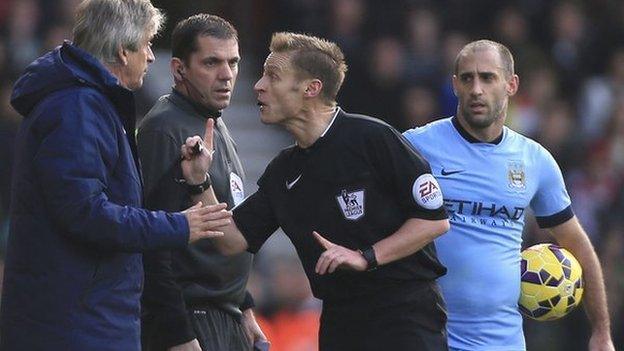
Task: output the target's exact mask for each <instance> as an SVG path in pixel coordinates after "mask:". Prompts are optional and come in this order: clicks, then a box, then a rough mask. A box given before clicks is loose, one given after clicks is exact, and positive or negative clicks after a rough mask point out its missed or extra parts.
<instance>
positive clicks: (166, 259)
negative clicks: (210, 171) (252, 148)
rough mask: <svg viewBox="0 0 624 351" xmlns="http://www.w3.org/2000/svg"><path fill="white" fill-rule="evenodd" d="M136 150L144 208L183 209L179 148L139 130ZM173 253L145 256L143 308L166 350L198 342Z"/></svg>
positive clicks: (164, 136) (163, 137)
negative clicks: (178, 177) (178, 173)
mask: <svg viewBox="0 0 624 351" xmlns="http://www.w3.org/2000/svg"><path fill="white" fill-rule="evenodd" d="M137 147H138V151H139V158H140V159H141V169H142V173H143V179H144V187H145V205H146V207H147V208H150V209H160V210H170V211H175V210H179V209H180V206H181V204H180V201H179V197H178V196H177V194H179V192H180V191H184V189H183V188H182V187H180V186H179V185H178V184H177V183H175V181H174V180H173V177H174V176H173V173H174V170H175V168H176V164H177V163H178V162H179V158H180V146H179V145H176V142H175V140H174V139H173V138H172V137H170V136H169V135H167V134H165V133H162V132H159V131H153V130H149V129H148V128H145V129H143V128H140V129H139V133H138V134H137ZM172 261H173V259H172V253H171V251H170V250H160V251H150V252H146V253H145V254H144V255H143V268H144V271H145V286H144V290H143V299H142V304H143V308H144V310H145V313H146V314H148V315H149V319H150V320H152V321H153V323H155V326H154V329H155V330H158V335H157V340H158V342H159V343H162V345H160V346H162V347H163V348H169V347H172V346H175V345H179V344H183V343H186V342H188V341H191V340H193V339H195V337H196V336H195V333H194V332H193V327H192V324H191V321H190V319H189V317H188V314H187V312H186V304H185V302H184V297H183V294H182V288H181V287H180V285H179V284H178V283H177V281H176V279H175V276H174V273H173V268H172V267H173V263H172Z"/></svg>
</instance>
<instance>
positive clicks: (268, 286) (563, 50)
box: [0, 0, 624, 351]
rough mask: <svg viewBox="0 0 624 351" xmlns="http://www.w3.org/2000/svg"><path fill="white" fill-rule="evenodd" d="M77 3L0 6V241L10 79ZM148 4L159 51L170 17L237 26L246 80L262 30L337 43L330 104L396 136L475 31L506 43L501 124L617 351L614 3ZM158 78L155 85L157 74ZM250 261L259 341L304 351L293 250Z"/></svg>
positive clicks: (314, 315)
mask: <svg viewBox="0 0 624 351" xmlns="http://www.w3.org/2000/svg"><path fill="white" fill-rule="evenodd" d="M78 2H79V0H0V238H2V240H3V241H4V238H5V237H6V234H7V231H8V220H7V213H8V207H9V197H8V194H9V187H10V165H11V159H12V145H13V140H14V136H15V131H16V129H17V127H18V125H19V122H20V117H19V115H17V113H16V112H15V111H13V110H12V108H11V107H10V105H9V98H10V94H11V89H12V85H13V83H14V80H15V79H16V77H17V76H18V75H19V73H20V72H21V71H22V70H23V69H24V68H25V67H26V65H27V64H28V63H30V62H31V61H32V60H33V59H35V58H36V57H38V56H39V55H41V54H42V53H44V52H46V51H48V50H50V49H52V48H53V47H55V46H57V45H59V44H60V43H61V42H62V41H63V39H70V38H71V25H72V21H73V15H72V14H73V9H74V8H75V6H76V4H77V3H78ZM153 2H154V4H155V5H157V6H158V7H160V8H162V9H164V10H165V12H166V13H167V14H168V15H169V18H170V20H169V22H168V25H167V29H166V30H165V32H164V33H163V35H162V36H161V38H160V39H159V40H158V41H157V42H156V44H157V46H158V47H160V48H162V49H163V50H167V49H168V47H167V42H168V38H169V32H170V30H171V28H172V26H173V24H174V23H175V22H177V20H179V19H181V18H183V17H186V16H188V15H191V14H193V13H197V12H201V11H208V12H212V13H215V14H218V15H221V16H223V17H225V18H227V19H229V20H231V21H232V22H233V23H234V25H235V26H237V27H238V29H239V33H240V40H241V48H242V55H243V60H244V61H245V60H248V61H249V62H248V63H247V65H248V67H251V68H253V69H252V71H253V72H252V73H251V75H254V74H259V72H260V69H261V65H262V61H261V60H262V59H263V58H264V57H265V56H266V53H267V44H268V40H269V38H270V34H271V33H272V32H274V31H278V30H290V31H299V32H306V33H309V34H314V35H319V36H323V37H326V38H328V39H331V40H333V41H335V42H337V43H338V44H339V45H340V46H341V47H342V48H343V50H344V52H345V55H346V58H347V63H348V65H349V72H348V73H347V78H346V81H345V84H344V86H343V88H342V91H341V94H340V95H339V97H338V101H339V104H340V105H341V106H342V107H343V108H345V109H346V110H347V111H350V112H358V113H364V114H369V115H373V116H376V117H379V118H382V119H384V120H385V121H387V122H388V123H390V124H392V125H393V126H395V127H396V128H397V129H399V130H401V131H403V130H405V129H408V128H411V127H414V126H419V125H423V124H425V123H427V122H430V121H433V120H435V119H438V118H441V117H446V116H450V115H453V114H454V113H455V107H456V100H455V97H454V95H453V91H452V87H451V73H452V71H453V63H454V60H455V56H456V54H457V53H458V51H459V49H460V48H461V47H462V46H463V45H464V44H465V43H467V42H469V41H471V40H475V39H480V38H488V39H493V40H496V41H500V42H502V43H503V44H505V45H507V46H508V47H509V48H510V49H511V51H512V53H513V54H514V56H515V58H516V73H518V74H519V76H520V90H519V93H518V95H517V96H516V97H514V98H512V100H511V106H510V113H509V115H508V123H507V124H508V125H509V126H510V127H512V128H513V129H515V130H517V131H519V132H521V133H523V134H525V135H527V136H529V137H531V138H534V139H535V140H537V141H539V142H540V143H541V144H542V145H544V146H545V147H546V148H547V149H548V150H549V151H550V152H551V153H552V154H553V155H554V157H555V159H556V160H557V161H558V162H559V164H560V166H561V167H562V169H563V171H564V176H565V179H566V183H567V185H568V189H569V191H570V195H571V197H572V200H573V209H574V212H575V213H576V215H577V216H578V217H579V219H580V221H581V222H582V224H583V225H584V227H585V229H586V230H587V232H588V234H589V235H590V237H591V239H592V242H593V244H594V246H595V247H596V250H597V252H598V254H599V257H600V259H601V262H602V265H603V268H604V273H605V279H606V285H607V289H608V297H609V305H610V310H611V315H612V324H613V331H614V342H615V345H616V348H617V347H618V345H619V347H623V346H624V237H623V235H622V234H623V232H624V216H622V213H624V190H623V189H624V187H623V186H622V185H623V184H622V183H623V180H624V1H618V0H592V1H591V2H590V1H540V0H524V1H498V0H497V1H495V0H479V1H465V0H439V1H416V0H413V1H408V0H394V1H380V0H329V1H321V0H242V1H225V0H222V1H208V2H199V1H197V2H194V1H186V0H185V1H182V0H179V1H171V0H168V1H167V0H162V1H153ZM202 3H205V4H202ZM254 70H255V71H254ZM163 79H164V80H165V83H164V84H168V83H167V81H168V79H169V77H168V76H164V77H163ZM249 88H250V87H245V86H241V85H239V86H238V87H237V89H249ZM145 89H148V90H149V87H146V88H145ZM139 98H140V99H141V102H142V103H140V104H139V106H144V108H143V110H140V111H139V112H138V117H139V118H140V117H141V116H142V113H143V112H144V109H145V106H150V104H151V103H153V99H154V98H155V97H154V96H150V95H149V94H144V93H143V94H139ZM527 221H528V222H529V223H530V225H528V226H527V228H528V230H527V232H526V235H525V243H524V245H525V246H528V245H530V244H532V243H535V242H541V241H547V240H550V238H549V237H548V236H547V235H546V234H545V233H544V232H543V231H541V230H539V229H538V228H537V225H536V224H535V223H534V221H533V220H532V219H530V218H529V217H527ZM0 247H1V248H0V258H1V257H2V255H3V250H4V248H3V245H0ZM261 267H264V268H263V269H262V268H261V269H259V270H257V271H256V274H254V276H253V277H252V280H251V283H250V289H251V290H252V291H253V292H254V295H255V296H256V300H257V302H258V311H259V312H260V315H261V316H262V318H263V320H264V325H265V328H266V329H268V334H269V337H273V339H274V340H276V341H277V340H279V342H276V343H274V348H273V350H277V351H280V350H294V351H297V350H299V351H307V350H314V349H315V347H316V344H315V342H316V340H315V338H316V330H317V328H318V313H319V302H318V301H317V300H315V299H313V298H312V296H311V294H310V291H309V287H308V284H307V281H306V279H305V276H304V275H303V274H302V272H301V268H300V265H299V263H298V262H297V260H296V258H295V259H293V258H292V257H291V256H288V255H284V256H283V257H278V258H277V259H273V260H272V261H271V262H269V263H266V262H265V263H264V264H263V265H261ZM267 267H268V268H267ZM483 269H487V267H483ZM526 335H527V346H528V349H529V350H551V351H556V350H564V349H565V350H584V349H586V344H585V340H587V338H588V335H589V330H588V323H587V322H586V319H585V317H584V315H583V312H582V310H581V309H579V310H577V311H575V312H573V313H572V315H571V316H569V317H567V318H566V319H564V320H561V321H558V322H553V323H548V324H544V323H535V322H527V323H526Z"/></svg>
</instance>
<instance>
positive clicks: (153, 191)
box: [137, 129, 185, 211]
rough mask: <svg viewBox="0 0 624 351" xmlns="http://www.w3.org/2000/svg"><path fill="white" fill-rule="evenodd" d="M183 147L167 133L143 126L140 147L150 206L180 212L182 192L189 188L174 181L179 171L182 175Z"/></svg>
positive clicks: (147, 205)
mask: <svg viewBox="0 0 624 351" xmlns="http://www.w3.org/2000/svg"><path fill="white" fill-rule="evenodd" d="M180 146H181V143H180V145H178V143H176V142H175V140H174V139H173V138H172V137H171V136H169V135H167V134H165V133H162V132H160V131H153V130H146V129H139V132H138V134H137V148H138V151H139V159H140V160H141V171H142V173H143V187H144V194H145V206H146V207H147V208H149V209H158V210H165V211H179V210H180V206H182V205H183V204H181V203H180V196H178V194H179V193H180V192H181V191H184V190H185V189H184V188H183V187H182V186H180V184H178V183H176V182H175V181H174V178H176V172H177V173H178V174H179V175H180V176H181V172H180V171H179V169H180V166H179V164H180Z"/></svg>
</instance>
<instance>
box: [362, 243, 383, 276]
mask: <svg viewBox="0 0 624 351" xmlns="http://www.w3.org/2000/svg"><path fill="white" fill-rule="evenodd" d="M358 251H360V254H361V255H362V257H364V259H365V260H366V263H367V265H366V270H367V271H372V270H375V269H377V266H378V264H377V256H375V249H374V248H373V247H372V246H369V247H367V248H365V249H364V250H358Z"/></svg>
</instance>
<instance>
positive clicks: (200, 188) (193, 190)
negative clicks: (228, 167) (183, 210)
mask: <svg viewBox="0 0 624 351" xmlns="http://www.w3.org/2000/svg"><path fill="white" fill-rule="evenodd" d="M184 185H185V186H186V191H188V193H189V194H191V195H199V194H201V193H203V192H204V191H206V190H208V188H210V187H211V186H212V180H211V179H210V174H208V173H206V180H205V181H204V182H203V183H201V184H197V185H191V184H189V183H188V182H185V183H184Z"/></svg>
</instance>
